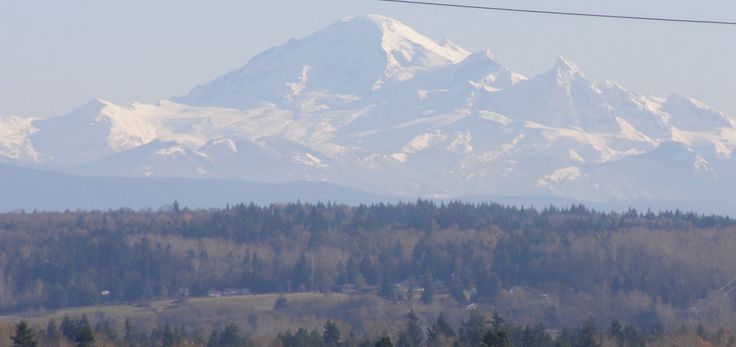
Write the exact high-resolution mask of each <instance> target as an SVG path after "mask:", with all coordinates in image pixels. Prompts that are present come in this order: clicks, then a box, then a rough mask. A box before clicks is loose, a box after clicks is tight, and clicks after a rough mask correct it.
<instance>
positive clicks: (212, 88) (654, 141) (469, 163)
mask: <svg viewBox="0 0 736 347" xmlns="http://www.w3.org/2000/svg"><path fill="white" fill-rule="evenodd" d="M735 125H736V123H735V122H734V119H733V118H731V117H730V116H728V115H725V114H723V113H722V112H719V111H717V110H715V109H713V108H711V107H709V106H707V105H705V104H703V103H702V102H699V101H697V100H693V99H691V98H688V97H684V96H679V95H670V96H667V97H647V96H643V95H639V94H637V93H635V92H632V91H629V90H627V89H625V88H624V87H622V86H620V85H619V84H617V83H615V82H613V81H606V80H604V81H593V80H590V79H588V78H587V77H586V76H585V74H584V73H583V72H582V71H581V70H580V69H579V68H578V67H577V66H575V64H574V63H572V62H570V61H568V60H566V59H564V58H560V59H559V60H558V61H557V62H555V63H554V64H553V66H552V68H550V70H549V71H547V72H545V73H542V74H540V75H538V76H531V77H525V76H522V75H520V74H518V73H514V72H512V71H510V70H509V69H508V68H506V67H505V66H503V65H502V64H501V63H499V62H498V61H496V59H495V58H494V56H493V54H492V53H491V52H490V51H489V50H483V51H480V52H476V53H470V52H468V51H467V50H465V49H463V48H462V47H459V46H457V45H455V44H453V43H451V42H449V41H444V42H441V43H438V42H436V41H434V40H432V39H430V38H427V37H426V36H423V35H421V34H419V33H417V32H416V31H415V30H413V29H411V28H410V27H408V26H407V25H405V24H402V23H400V22H398V21H396V20H393V19H390V18H387V17H383V16H375V15H372V16H362V17H351V18H345V19H342V20H340V21H338V22H337V23H335V24H332V25H330V26H328V27H327V28H325V29H323V30H321V31H319V32H316V33H314V34H311V35H309V36H307V37H304V38H299V39H292V40H290V41H289V42H287V43H285V44H283V45H280V46H277V47H273V48H271V49H269V50H267V51H265V52H263V53H261V54H260V55H257V56H255V57H253V58H252V59H250V61H248V62H247V63H246V64H245V65H244V66H242V67H240V68H238V69H235V70H233V71H231V72H229V73H227V74H225V75H223V76H221V77H218V78H216V79H214V80H212V81H211V82H209V83H206V84H204V85H201V86H197V87H195V88H194V89H193V90H192V91H191V93H189V94H188V95H185V96H182V97H176V98H172V99H171V100H162V101H160V102H159V103H157V104H154V105H150V104H140V103H133V104H130V105H116V104H114V103H111V102H109V101H105V100H100V99H95V100H92V101H90V102H88V103H87V104H85V105H82V106H80V107H79V108H77V109H75V110H73V111H71V112H69V113H67V114H64V115H61V116H57V117H52V118H44V119H40V118H31V117H28V118H24V117H19V116H8V117H2V118H0V161H1V162H4V163H10V164H17V165H23V166H31V167H36V168H53V169H60V170H63V171H66V172H69V173H74V174H82V175H96V176H125V177H144V176H145V177H148V176H154V177H172V176H175V177H211V178H227V179H235V180H251V181H261V182H272V183H280V182H290V181H319V182H330V183H336V184H341V185H345V186H349V187H353V188H359V189H362V190H365V191H369V192H372V193H375V194H388V195H393V196H407V197H416V196H423V197H436V196H442V197H462V196H470V195H485V194H487V195H491V194H493V195H515V196H538V195H555V196H559V197H565V198H572V199H579V200H588V201H609V200H635V199H688V198H689V197H692V196H696V197H708V199H713V200H714V201H716V200H718V199H729V198H730V196H731V195H732V194H733V193H734V192H732V190H735V188H730V187H728V184H727V182H729V179H730V178H731V177H732V175H734V174H736V162H734V159H733V156H732V153H733V148H734V146H735V145H736V126H735ZM724 183H725V184H726V185H725V186H724Z"/></svg>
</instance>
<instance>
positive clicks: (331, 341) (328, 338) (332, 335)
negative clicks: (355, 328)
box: [322, 320, 340, 347]
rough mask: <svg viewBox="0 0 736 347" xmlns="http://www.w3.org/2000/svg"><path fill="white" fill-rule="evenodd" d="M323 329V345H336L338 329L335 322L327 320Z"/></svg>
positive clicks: (338, 339)
mask: <svg viewBox="0 0 736 347" xmlns="http://www.w3.org/2000/svg"><path fill="white" fill-rule="evenodd" d="M324 329H325V330H324V332H323V333H322V341H324V343H325V346H328V347H331V346H337V345H338V344H339V343H340V330H339V329H338V328H337V324H335V323H334V322H332V321H329V320H328V321H327V322H326V323H325V326H324Z"/></svg>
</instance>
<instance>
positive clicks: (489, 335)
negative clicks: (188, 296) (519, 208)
mask: <svg viewBox="0 0 736 347" xmlns="http://www.w3.org/2000/svg"><path fill="white" fill-rule="evenodd" d="M396 325H397V326H399V329H397V330H396V332H395V333H394V334H377V335H375V334H374V335H363V336H356V335H354V334H353V333H352V331H350V332H346V331H343V330H341V328H340V327H339V326H338V324H336V323H335V322H333V321H330V320H327V321H326V322H325V323H324V324H323V325H322V326H320V327H318V328H313V329H307V328H299V329H298V330H296V331H294V332H292V331H289V330H287V331H282V332H279V333H278V334H276V336H273V337H271V338H265V339H257V338H253V337H251V336H249V335H247V334H244V333H242V332H241V330H240V329H239V328H238V327H237V326H236V325H233V324H228V325H227V326H225V327H224V328H222V329H213V330H211V331H210V332H209V333H205V332H203V331H201V330H191V329H187V328H185V327H176V326H171V325H168V324H166V325H163V326H157V327H155V328H153V329H151V330H149V331H146V330H142V329H141V328H140V327H138V326H137V325H136V324H135V322H133V321H131V320H129V319H128V320H125V322H124V323H123V324H122V325H121V326H117V325H115V324H113V323H111V322H110V321H107V320H102V321H98V322H96V323H93V322H91V321H90V320H88V319H87V317H84V316H83V317H81V318H77V319H72V318H70V317H68V316H65V317H64V318H63V319H62V320H61V322H57V321H55V320H49V321H48V322H47V323H46V325H45V326H37V327H34V326H32V325H30V324H28V323H27V322H26V321H20V322H19V323H17V324H15V325H14V326H9V327H6V328H9V329H8V330H11V331H12V332H13V333H12V335H11V336H10V338H9V340H10V341H12V342H13V345H12V346H13V347H37V346H77V347H92V346H125V347H159V346H160V347H178V346H182V347H183V346H201V347H251V346H277V347H353V346H355V347H393V346H397V347H421V346H426V347H450V346H453V347H624V346H628V347H640V346H641V347H643V346H670V347H679V346H682V347H685V346H688V347H692V346H703V347H707V346H724V347H725V346H734V345H736V337H734V335H733V334H732V333H731V332H729V331H726V330H719V331H717V332H713V333H711V332H708V331H707V330H706V329H705V328H704V327H702V326H699V327H698V328H697V329H695V330H694V331H690V330H688V329H685V328H682V329H678V330H676V331H665V330H663V329H661V328H655V329H646V328H644V329H642V328H638V327H635V326H631V325H625V324H622V323H621V322H619V321H617V320H614V321H612V322H611V323H610V325H608V326H607V327H606V328H604V329H598V328H597V327H596V326H595V324H594V323H593V322H592V321H591V320H587V321H585V322H583V323H582V324H581V325H580V326H578V327H576V328H571V329H563V330H561V331H555V332H554V334H552V333H550V330H549V329H547V328H546V327H545V326H544V325H542V324H537V325H534V326H531V325H518V324H513V323H510V322H507V321H505V320H504V319H503V318H502V317H501V316H499V315H498V314H497V313H493V314H492V315H490V316H488V315H484V314H483V313H481V312H480V311H478V310H471V311H470V312H469V314H468V316H467V318H466V319H465V320H463V321H462V322H461V323H460V324H459V326H456V327H453V326H452V324H450V323H449V322H448V321H447V319H446V318H445V316H444V315H443V314H441V313H440V314H439V315H437V317H436V318H435V319H434V320H432V321H427V322H424V321H422V320H421V319H420V318H419V317H418V316H417V315H416V314H415V313H414V311H410V312H409V313H408V314H406V316H405V318H404V319H403V320H402V321H401V322H396Z"/></svg>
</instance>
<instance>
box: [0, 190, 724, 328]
mask: <svg viewBox="0 0 736 347" xmlns="http://www.w3.org/2000/svg"><path fill="white" fill-rule="evenodd" d="M733 231H734V223H733V221H732V220H731V219H729V218H728V217H720V216H703V215H697V214H692V213H683V212H680V211H674V212H662V213H658V214H654V213H652V212H644V213H641V212H637V211H634V210H630V211H628V212H626V213H603V212H598V211H593V210H590V209H587V208H585V207H584V206H581V205H575V206H572V207H570V208H546V209H543V210H535V209H529V208H516V207H507V206H502V205H498V204H490V203H487V204H468V203H461V202H453V203H447V204H436V203H433V202H430V201H423V200H419V201H417V202H415V203H402V204H396V205H388V204H376V205H370V206H365V205H363V206H357V207H350V206H344V205H335V204H301V203H294V204H285V205H271V206H264V207H260V206H256V205H252V204H251V205H245V204H239V205H235V206H229V207H227V208H224V209H212V210H189V209H186V208H181V207H180V206H179V205H178V204H177V203H175V204H174V205H172V206H171V207H170V208H167V209H163V210H159V211H132V210H115V211H107V212H103V211H90V212H83V211H82V212H80V211H75V212H71V211H70V212H63V213H43V212H34V213H6V214H2V215H0V238H1V239H2V242H0V275H1V276H0V310H3V311H6V312H8V311H20V310H25V309H38V308H47V309H50V308H60V307H68V306H83V305H94V304H101V303H116V302H134V301H138V300H144V299H158V298H174V297H181V296H190V295H191V296H198V295H207V294H208V293H212V292H213V291H215V292H225V291H227V290H228V289H231V290H234V291H235V292H237V293H246V292H250V293H268V292H298V291H322V292H331V291H340V292H361V291H362V292H373V293H378V294H379V295H381V296H383V297H385V298H389V299H391V300H395V301H402V300H404V301H414V300H421V301H422V302H423V303H425V304H426V303H431V302H432V301H433V300H434V299H435V296H436V295H449V296H450V297H452V298H453V299H454V300H455V301H456V302H458V303H462V304H470V303H473V302H490V303H493V302H495V301H496V300H497V298H498V296H499V295H505V296H506V297H508V296H509V295H510V293H511V292H512V290H513V289H514V288H517V287H521V288H524V289H526V292H533V293H536V294H535V295H537V294H538V295H537V297H540V296H541V295H544V298H545V301H546V302H547V303H546V304H544V305H545V307H546V308H545V310H546V311H545V312H544V315H545V317H546V318H545V319H546V321H545V322H547V323H548V324H551V325H559V324H562V323H563V322H562V321H561V320H560V316H561V315H562V313H560V312H559V311H560V310H561V307H562V306H565V305H566V304H565V300H567V301H568V302H575V301H578V302H582V301H581V300H577V299H575V298H574V297H573V296H575V295H589V296H593V297H594V298H593V299H591V300H589V301H590V302H602V301H601V300H602V299H605V300H607V302H609V305H610V307H611V308H612V309H613V310H624V309H625V307H624V306H625V305H619V303H618V302H616V300H624V299H626V300H628V299H627V298H634V299H631V300H637V304H636V305H633V304H632V307H633V306H637V308H636V310H639V311H638V312H634V311H631V312H628V311H627V312H623V311H614V312H610V315H612V316H613V315H619V316H626V317H627V319H628V318H630V319H631V320H634V319H638V320H640V321H648V322H649V323H650V324H654V323H656V322H657V321H658V320H662V319H663V318H662V317H658V315H660V316H661V311H662V310H659V311H658V307H669V308H671V311H673V312H674V311H677V310H681V309H684V308H686V307H688V306H689V305H691V304H692V303H694V302H696V301H697V300H699V299H701V298H704V297H706V296H707V295H708V294H709V293H710V292H711V291H713V290H715V289H717V288H719V287H720V286H722V285H723V284H725V283H727V282H728V281H729V280H730V279H731V277H733V276H734V275H735V274H734V270H733V269H736V254H734V253H733V252H732V250H733V249H735V248H734V247H736V234H734V232H733ZM641 296H643V297H645V298H646V300H648V301H646V302H648V303H649V304H645V305H644V308H642V304H641V299H640V297H641ZM622 298H623V299H622ZM631 300H630V301H631ZM657 305H659V306H657ZM550 307H551V308H550ZM587 312H590V311H587ZM627 315H628V316H627Z"/></svg>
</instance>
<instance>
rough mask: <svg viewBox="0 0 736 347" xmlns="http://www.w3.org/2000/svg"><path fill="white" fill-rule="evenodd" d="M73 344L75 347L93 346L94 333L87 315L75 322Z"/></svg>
mask: <svg viewBox="0 0 736 347" xmlns="http://www.w3.org/2000/svg"><path fill="white" fill-rule="evenodd" d="M74 344H75V346H76V347H93V346H94V345H95V334H94V333H93V332H92V327H91V326H90V325H89V321H88V320H87V317H82V319H81V320H80V321H79V322H78V323H77V328H76V331H75V334H74Z"/></svg>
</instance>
